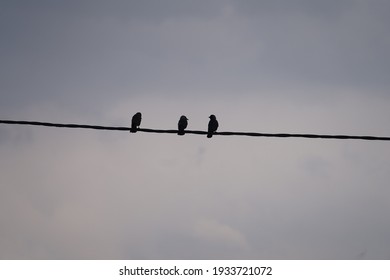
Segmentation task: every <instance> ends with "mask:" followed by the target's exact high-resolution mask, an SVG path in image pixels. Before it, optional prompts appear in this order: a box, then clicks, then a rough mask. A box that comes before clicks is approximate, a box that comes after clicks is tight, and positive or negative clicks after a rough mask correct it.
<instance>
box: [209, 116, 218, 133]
mask: <svg viewBox="0 0 390 280" xmlns="http://www.w3.org/2000/svg"><path fill="white" fill-rule="evenodd" d="M209 118H210V121H209V127H208V131H207V138H211V137H213V133H214V132H216V131H217V129H218V121H217V118H216V117H215V115H211V116H210V117H209Z"/></svg>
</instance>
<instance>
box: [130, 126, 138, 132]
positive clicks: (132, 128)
mask: <svg viewBox="0 0 390 280" xmlns="http://www.w3.org/2000/svg"><path fill="white" fill-rule="evenodd" d="M130 132H131V133H136V132H137V127H136V126H133V125H132V126H131V127H130Z"/></svg>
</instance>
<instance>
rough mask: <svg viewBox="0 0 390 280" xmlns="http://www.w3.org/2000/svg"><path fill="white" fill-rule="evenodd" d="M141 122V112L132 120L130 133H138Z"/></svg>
mask: <svg viewBox="0 0 390 280" xmlns="http://www.w3.org/2000/svg"><path fill="white" fill-rule="evenodd" d="M141 120H142V114H141V113H140V112H138V113H136V114H135V115H134V116H133V117H132V119H131V128H130V132H133V133H135V132H137V130H138V127H139V126H140V125H141Z"/></svg>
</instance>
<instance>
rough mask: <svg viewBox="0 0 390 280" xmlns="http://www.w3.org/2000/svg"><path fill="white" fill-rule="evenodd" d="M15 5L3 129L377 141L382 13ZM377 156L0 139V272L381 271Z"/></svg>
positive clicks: (301, 147) (342, 144) (188, 5)
mask: <svg viewBox="0 0 390 280" xmlns="http://www.w3.org/2000/svg"><path fill="white" fill-rule="evenodd" d="M20 3H22V2H18V3H16V2H12V3H7V4H5V3H2V4H1V5H2V8H4V9H1V10H2V11H3V16H2V17H1V19H0V21H1V22H0V23H1V24H0V33H1V35H2V38H4V40H3V41H4V44H2V46H1V48H0V57H1V59H2V61H3V63H2V65H1V66H0V73H1V75H0V77H1V78H0V85H1V86H0V90H1V94H0V101H1V102H0V108H1V112H2V113H1V114H2V116H3V118H7V119H12V118H13V119H17V120H19V119H20V120H22V119H26V120H38V121H53V122H60V123H62V122H64V123H68V122H69V123H72V122H74V123H81V124H83V123H86V124H101V125H113V126H129V125H130V118H131V116H132V115H133V114H134V113H135V112H137V111H141V112H142V113H143V120H142V124H141V127H146V128H161V129H175V128H176V127H177V121H178V119H179V117H180V116H181V115H182V114H185V115H186V116H187V117H188V118H189V126H188V129H194V130H205V129H206V128H207V122H208V116H209V115H210V114H215V115H216V116H217V118H218V120H219V124H220V127H219V130H220V131H254V132H270V133H277V132H286V133H321V134H322V133H323V134H328V133H329V134H351V135H355V134H356V135H379V136H386V135H390V130H389V128H388V125H387V120H388V119H389V117H390V116H389V110H388V104H389V96H388V89H389V85H388V79H387V76H386V75H387V73H388V69H387V67H388V66H387V65H388V63H387V59H386V57H387V50H388V43H389V42H388V40H387V38H388V37H389V36H386V35H387V32H388V28H387V27H388V25H389V22H388V18H387V17H386V16H385V15H386V12H385V11H386V8H387V3H385V2H383V1H382V2H379V1H378V2H375V3H376V5H371V4H370V5H368V4H365V3H363V2H361V1H327V2H323V1H321V2H320V1H272V2H271V1H269V2H259V1H207V2H206V1H205V2H203V4H202V5H200V4H199V2H198V1H196V2H195V1H172V2H164V3H172V5H170V4H161V3H160V2H159V1H156V2H148V3H146V2H143V1H132V2H128V1H114V2H112V3H111V2H110V4H107V2H106V1H93V2H92V1H83V2H80V1H70V2H66V3H54V2H51V1H50V3H49V2H48V1H38V2H36V3H34V4H28V3H27V2H26V3H23V4H20ZM150 3H153V4H150ZM173 3H176V4H177V5H173ZM387 146H388V143H386V142H379V141H377V142H374V141H346V140H345V141H343V140H340V141H336V140H335V141H332V140H308V139H279V138H254V137H224V136H216V137H213V138H212V139H207V138H206V137H203V136H200V135H185V136H184V137H177V136H176V135H165V134H161V135H160V134H147V133H136V134H130V133H127V132H119V131H117V132H114V131H111V132H107V131H93V130H81V129H55V128H43V127H26V126H16V125H15V126H11V125H1V127H0V154H1V156H0V178H1V179H0V191H1V194H2V195H1V196H0V222H1V224H2V232H1V233H0V258H3V259H7V258H16V259H23V258H25V259H30V258H31V259H39V258H43V259H45V258H47V259H57V258H58V259H89V258H91V259H99V258H102V259H127V258H129V259H153V258H154V259H180V258H184V259H185V258H198V259H202V258H210V259H215V258H230V259H235V258H240V259H245V258H257V259H259V258H260V259H300V258H303V259H318V258H319V259H340V258H341V259H345V258H346V259H348V258H357V257H365V258H372V259H386V258H388V257H389V254H388V246H386V245H384V244H390V243H389V240H388V236H390V235H389V227H388V223H387V220H386V215H384V213H388V212H389V209H388V208H389V207H388V203H387V201H386V197H388V190H387V182H388V181H389V178H388V172H387V170H388V167H389V164H390V163H389V160H388V158H389V155H388V152H387V151H388V149H387ZM362 252H363V253H362ZM365 252H367V253H365Z"/></svg>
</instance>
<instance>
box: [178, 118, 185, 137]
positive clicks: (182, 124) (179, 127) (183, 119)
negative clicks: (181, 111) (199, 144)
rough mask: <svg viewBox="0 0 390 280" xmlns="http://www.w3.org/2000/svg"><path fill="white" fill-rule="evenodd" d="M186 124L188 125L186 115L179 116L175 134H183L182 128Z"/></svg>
mask: <svg viewBox="0 0 390 280" xmlns="http://www.w3.org/2000/svg"><path fill="white" fill-rule="evenodd" d="M187 125H188V119H187V117H186V116H181V117H180V120H179V123H178V124H177V127H178V132H177V135H184V134H185V132H184V129H186V127H187Z"/></svg>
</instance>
